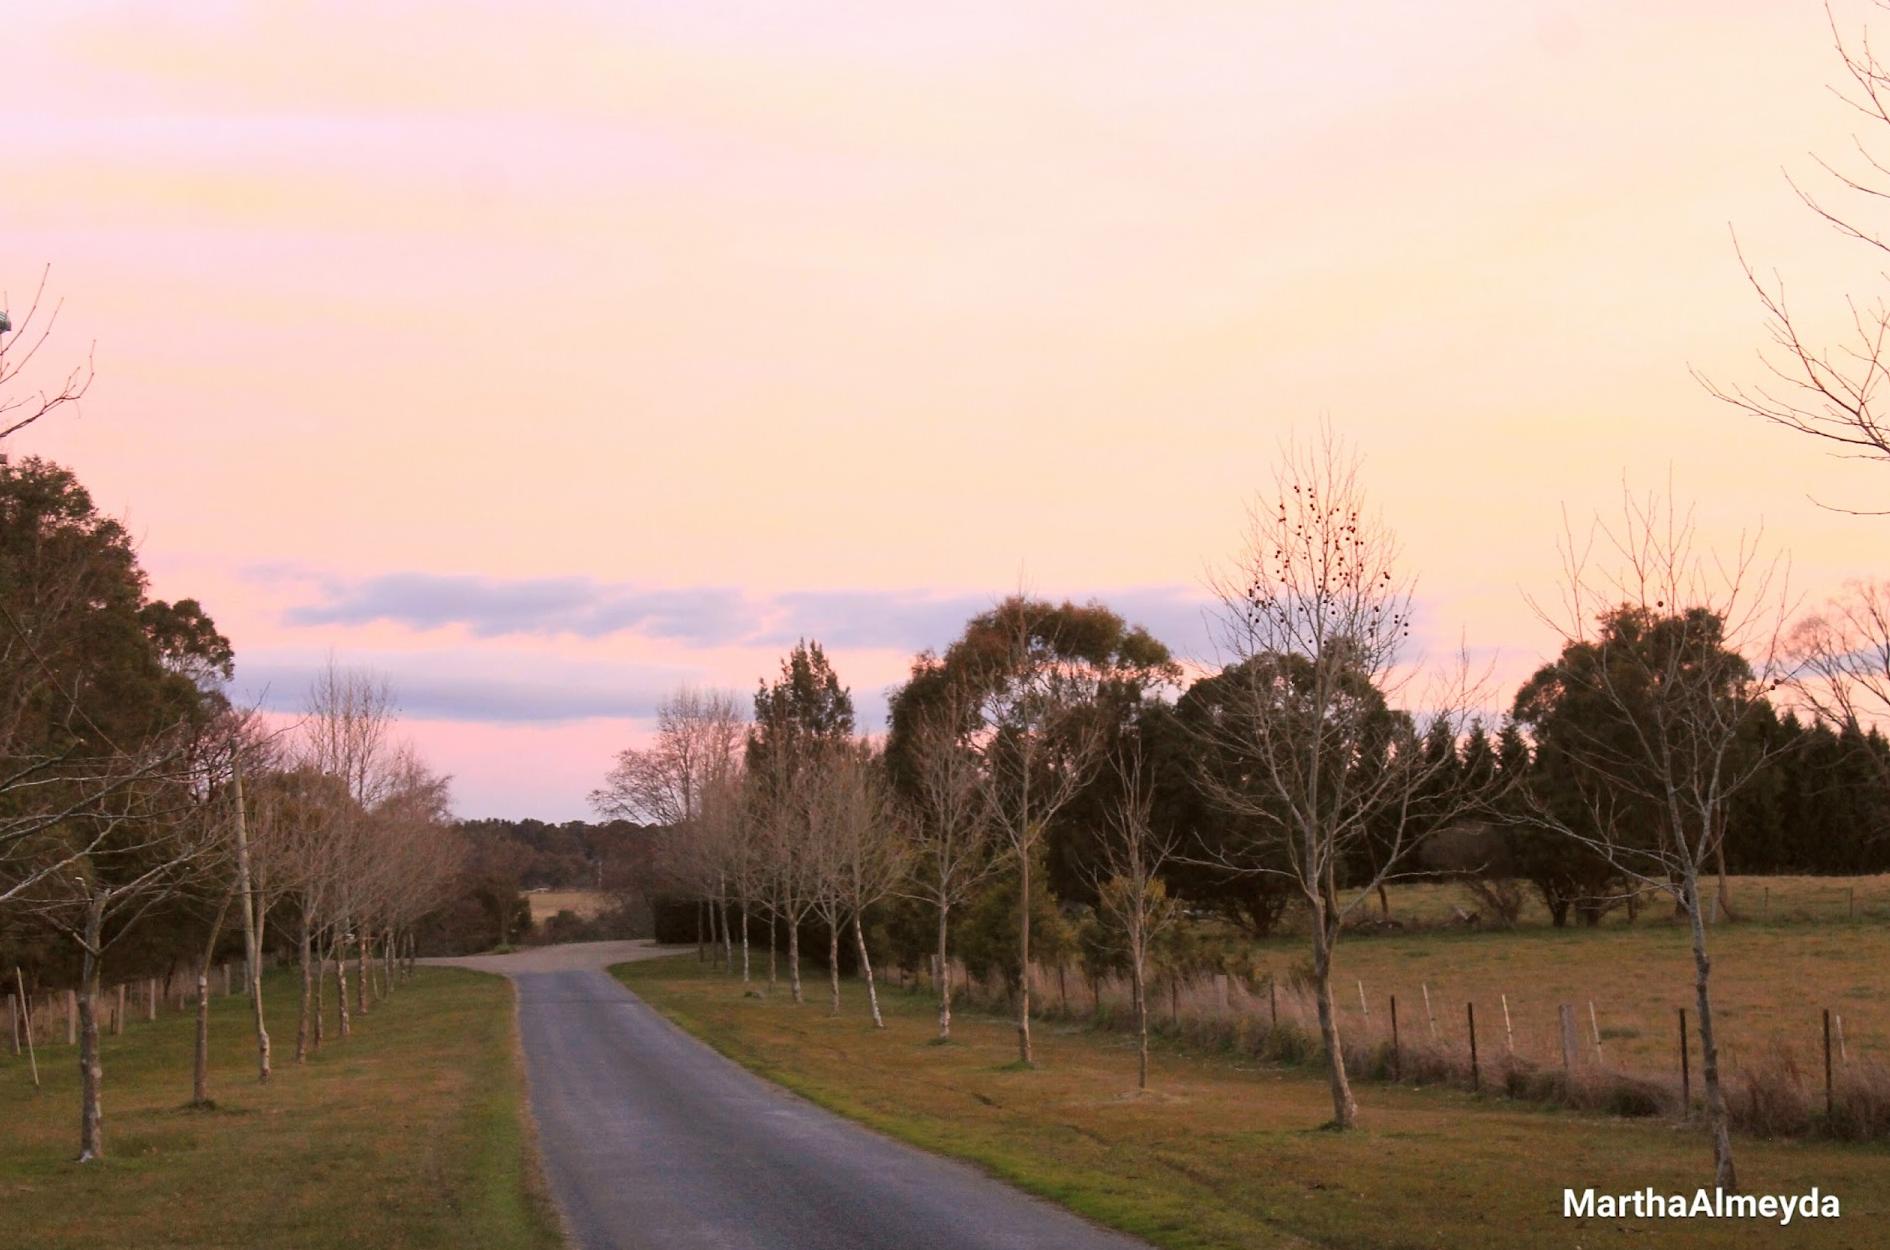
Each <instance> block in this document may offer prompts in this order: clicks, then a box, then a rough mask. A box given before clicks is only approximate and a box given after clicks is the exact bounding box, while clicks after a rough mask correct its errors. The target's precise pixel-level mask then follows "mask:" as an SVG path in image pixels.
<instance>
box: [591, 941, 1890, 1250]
mask: <svg viewBox="0 0 1890 1250" xmlns="http://www.w3.org/2000/svg"><path fill="white" fill-rule="evenodd" d="M613 972H614V974H615V975H616V976H617V977H618V978H619V979H620V980H622V981H623V982H624V983H625V984H626V985H628V986H630V987H631V988H632V989H633V990H635V991H636V992H637V993H638V994H641V995H642V996H644V998H646V999H647V1000H648V1001H649V1002H651V1003H652V1004H654V1005H655V1006H657V1007H658V1008H659V1009H661V1010H662V1011H664V1012H665V1013H666V1014H668V1015H669V1016H670V1018H672V1019H673V1020H675V1021H677V1022H678V1023H679V1024H681V1025H682V1026H683V1027H684V1028H686V1029H688V1030H689V1031H691V1032H693V1033H695V1034H696V1035H697V1036H699V1037H702V1038H703V1039H704V1040H706V1041H708V1042H709V1043H710V1044H712V1045H714V1046H715V1047H716V1048H717V1049H719V1050H721V1051H722V1052H723V1053H725V1054H727V1055H729V1056H731V1057H732V1058H734V1059H736V1060H738V1061H739V1062H741V1063H744V1064H746V1065H747V1066H748V1067H750V1068H752V1069H754V1070H755V1071H757V1072H759V1073H761V1074H762V1075H764V1076H767V1077H769V1078H770V1079H773V1080H776V1081H779V1082H781V1083H782V1084H784V1085H786V1086H788V1087H789V1088H791V1089H794V1090H796V1091H798V1092H800V1093H801V1094H803V1095H805V1096H807V1097H809V1098H811V1099H813V1100H814V1101H816V1102H819V1103H821V1104H822V1105H824V1106H827V1107H829V1108H831V1109H833V1110H835V1111H838V1112H840V1113H842V1114H844V1115H849V1116H852V1117H854V1118H856V1119H859V1120H862V1121H864V1122H866V1123H868V1124H870V1125H872V1126H874V1127H876V1128H879V1129H881V1130H883V1131H885V1132H888V1133H890V1134H892V1135H894V1136H897V1137H900V1138H903V1139H905V1140H907V1141H910V1142H913V1143H914V1144H917V1145H919V1146H923V1147H926V1148H928V1149H933V1150H938V1151H941V1152H943V1153H946V1154H951V1155H956V1156H958V1157H961V1158H965V1159H968V1160H970V1161H972V1162H974V1163H977V1164H980V1165H982V1166H983V1167H985V1168H986V1169H988V1170H989V1171H991V1172H993V1173H994V1174H996V1175H999V1176H1002V1177H1004V1178H1006V1179H1007V1180H1010V1181H1012V1182H1013V1183H1015V1184H1018V1185H1020V1186H1022V1187H1023V1188H1025V1189H1027V1190H1030V1191H1032V1192H1034V1193H1038V1194H1041V1195H1043V1196H1045V1197H1048V1198H1052V1199H1054V1200H1056V1201H1059V1202H1063V1203H1065V1204H1067V1205H1069V1206H1071V1207H1072V1208H1074V1209H1076V1210H1077V1211H1080V1212H1082V1213H1083V1214H1085V1215H1088V1216H1090V1217H1091V1218H1094V1219H1096V1220H1099V1221H1101V1222H1103V1223H1107V1224H1111V1225H1114V1226H1116V1227H1119V1228H1122V1229H1125V1230H1127V1231H1130V1232H1133V1233H1136V1234H1138V1235H1140V1236H1143V1237H1146V1238H1148V1239H1149V1240H1151V1241H1153V1242H1154V1243H1156V1244H1157V1245H1160V1246H1165V1247H1174V1248H1176V1250H1182V1248H1187V1250H1196V1248H1203V1250H1205V1248H1207V1247H1229V1248H1231V1247H1246V1248H1253V1247H1304V1246H1329V1247H1357V1248H1359V1250H1366V1248H1370V1250H1404V1248H1407V1247H1410V1248H1416V1247H1451V1248H1453V1250H1459V1248H1461V1250H1468V1248H1472V1247H1487V1248H1490V1250H1497V1248H1501V1250H1509V1248H1511V1247H1516V1246H1525V1245H1526V1246H1558V1247H1584V1248H1588V1250H1594V1248H1597V1247H1614V1246H1637V1247H1646V1246H1660V1247H1669V1246H1685V1247H1736V1246H1759V1245H1765V1246H1817V1247H1824V1246H1830V1247H1840V1246H1842V1247H1858V1246H1863V1245H1868V1244H1875V1243H1876V1242H1877V1241H1878V1240H1879V1239H1880V1237H1881V1230H1882V1227H1883V1221H1884V1220H1885V1218H1886V1217H1890V1149H1886V1148H1884V1147H1882V1146H1841V1145H1836V1144H1831V1143H1825V1142H1761V1141H1753V1140H1746V1139H1742V1140H1741V1141H1740V1142H1739V1143H1738V1148H1739V1152H1740V1156H1739V1157H1740V1164H1741V1170H1742V1179H1743V1180H1744V1181H1745V1183H1746V1186H1747V1188H1748V1189H1753V1190H1762V1191H1767V1192H1784V1191H1800V1190H1804V1189H1807V1188H1809V1187H1810V1186H1813V1185H1816V1186H1818V1187H1819V1188H1820V1189H1821V1190H1822V1191H1823V1192H1826V1193H1836V1194H1838V1195H1839V1197H1840V1199H1841V1201H1842V1203H1843V1216H1842V1218H1841V1220H1839V1221H1824V1222H1822V1223H1820V1222H1818V1221H1809V1222H1795V1223H1794V1224H1793V1225H1792V1226H1791V1227H1789V1228H1780V1227H1777V1226H1776V1225H1773V1224H1765V1223H1757V1222H1755V1223H1743V1222H1732V1221H1725V1222H1714V1221H1693V1222H1688V1223H1684V1224H1682V1223H1678V1222H1665V1223H1661V1222H1656V1221H1640V1222H1637V1221H1633V1220H1626V1221H1619V1220H1614V1221H1596V1220H1591V1221H1586V1222H1582V1223H1577V1222H1575V1221H1569V1220H1564V1219H1562V1218H1561V1215H1560V1209H1561V1208H1560V1203H1561V1191H1562V1188H1563V1187H1564V1186H1569V1185H1572V1186H1576V1187H1577V1188H1584V1187H1587V1186H1590V1185H1593V1186H1596V1187H1597V1188H1598V1189H1606V1190H1610V1191H1626V1190H1630V1189H1638V1188H1640V1187H1643V1186H1646V1185H1654V1186H1656V1187H1657V1188H1659V1189H1660V1190H1661V1191H1662V1192H1681V1191H1684V1192H1687V1193H1691V1192H1692V1191H1693V1189H1694V1188H1695V1187H1697V1186H1699V1185H1700V1184H1702V1183H1705V1182H1707V1181H1710V1178H1711V1167H1710V1159H1711V1153H1710V1148H1709V1146H1708V1143H1707V1141H1706V1139H1705V1138H1704V1136H1703V1135H1702V1134H1701V1133H1700V1132H1698V1131H1697V1130H1696V1129H1691V1128H1682V1127H1678V1126H1676V1125H1674V1124H1672V1123H1670V1122H1665V1121H1628V1120H1619V1119H1612V1118H1606V1117H1592V1116H1586V1115H1579V1114H1576V1113H1572V1112H1567V1111H1550V1110H1539V1109H1535V1108H1532V1107H1529V1106H1525V1105H1521V1104H1517V1103H1514V1102H1509V1101H1506V1100H1501V1099H1484V1098H1479V1097H1476V1096H1473V1095H1469V1094H1464V1093H1457V1092H1452V1091H1445V1090H1413V1089H1407V1088H1400V1087H1385V1086H1372V1085H1367V1086H1361V1087H1360V1088H1359V1090H1358V1094H1359V1101H1360V1104H1361V1107H1362V1128H1361V1129H1360V1130H1359V1131H1358V1132H1355V1133H1349V1134H1342V1135H1341V1134H1333V1133H1330V1132H1325V1131H1321V1129H1320V1128H1319V1126H1320V1125H1321V1124H1322V1123H1323V1122H1324V1121H1325V1120H1327V1119H1328V1118H1329V1117H1330V1114H1331V1107H1330V1102H1329V1101H1328V1095H1327V1092H1326V1088H1325V1085H1324V1083H1323V1081H1321V1080H1320V1079H1319V1077H1318V1076H1317V1075H1316V1074H1315V1073H1312V1072H1309V1071H1306V1070H1298V1069H1279V1068H1273V1067H1268V1066H1264V1065H1259V1064H1256V1063H1253V1062H1252V1061H1247V1060H1240V1059H1236V1058H1234V1057H1232V1056H1228V1055H1215V1054H1187V1053H1182V1052H1180V1051H1179V1050H1177V1049H1175V1048H1172V1047H1168V1046H1163V1047H1161V1048H1160V1049H1158V1052H1157V1055H1156V1059H1155V1077H1154V1082H1153V1088H1152V1090H1151V1092H1150V1094H1149V1095H1147V1096H1141V1097H1138V1096H1136V1095H1135V1094H1134V1093H1133V1092H1132V1091H1133V1085H1134V1071H1135V1059H1134V1053H1133V1051H1132V1050H1131V1049H1130V1048H1129V1046H1128V1045H1127V1043H1126V1041H1125V1039H1123V1038H1121V1037H1119V1036H1116V1035H1112V1034H1108V1033H1099V1032H1091V1031H1089V1030H1086V1029H1081V1028H1077V1027H1072V1026H1068V1025H1065V1026H1057V1025H1053V1024H1049V1023H1046V1024H1044V1025H1042V1026H1041V1027H1040V1029H1039V1030H1038V1050H1039V1066H1038V1067H1037V1068H1036V1069H1035V1070H1019V1069H1017V1068H1016V1067H1015V1066H1014V1065H1013V1064H1012V1062H1011V1060H1012V1059H1013V1058H1014V1056H1015V1050H1014V1045H1015V1042H1014V1035H1013V1033H1012V1031H1011V1028H1010V1026H1009V1025H1008V1023H1007V1022H1005V1021H1003V1020H1001V1019H997V1018H995V1017H992V1016H988V1015H982V1014H977V1013H964V1014H962V1015H961V1016H960V1017H959V1020H958V1023H957V1025H956V1027H955V1030H954V1031H955V1033H956V1034H957V1040H956V1041H955V1042H954V1043H953V1044H952V1045H950V1046H935V1045H932V1044H929V1043H930V1038H931V1035H932V1032H933V1027H934V1025H933V1007H932V1004H931V1003H930V1001H929V999H927V998H925V997H922V996H919V995H911V994H905V993H901V992H898V991H893V992H891V993H889V994H888V995H887V1006H888V1008H889V1012H888V1018H887V1023H888V1028H887V1030H886V1031H885V1032H884V1033H876V1032H875V1031H874V1030H873V1029H872V1028H871V1026H870V1024H869V1023H868V1022H867V1020H866V1019H865V1018H864V1011H863V1003H862V1002H861V1001H860V992H859V987H858V986H857V985H855V984H853V983H851V982H849V983H848V984H847V986H846V1004H845V1013H844V1014H843V1015H842V1016H840V1017H838V1018H830V1017H829V1016H828V1015H827V1014H826V1011H825V1007H824V1004H823V1003H820V1002H810V1003H809V1004H808V1005H807V1006H804V1007H800V1008H796V1007H794V1006H793V1005H792V1004H791V1003H790V1002H789V1001H788V1000H787V997H786V995H785V993H777V994H774V995H771V996H768V997H765V998H750V997H745V996H744V995H743V993H742V991H741V989H740V987H739V985H737V984H733V983H731V982H730V981H729V980H728V979H727V978H726V977H724V976H723V975H722V974H720V973H717V972H713V971H708V970H705V969H704V967H703V966H702V965H699V964H698V963H696V961H695V960H694V959H693V958H692V957H688V956H684V957H682V958H679V959H674V960H661V961H652V962H648V963H638V964H630V965H623V966H620V967H618V968H615V969H613ZM823 994H824V991H823Z"/></svg>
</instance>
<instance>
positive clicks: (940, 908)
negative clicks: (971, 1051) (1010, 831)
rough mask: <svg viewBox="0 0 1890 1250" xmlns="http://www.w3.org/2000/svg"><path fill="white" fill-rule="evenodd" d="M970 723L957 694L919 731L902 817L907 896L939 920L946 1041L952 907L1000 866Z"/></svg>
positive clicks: (941, 1023) (968, 708)
mask: <svg viewBox="0 0 1890 1250" xmlns="http://www.w3.org/2000/svg"><path fill="white" fill-rule="evenodd" d="M971 721H972V702H971V700H970V699H969V697H967V696H965V695H964V694H963V693H961V692H957V691H952V692H948V694H947V696H946V698H945V699H944V700H943V702H942V705H941V706H940V707H939V708H937V709H935V710H934V711H933V712H932V713H931V714H930V715H929V716H927V717H926V718H925V720H924V722H923V723H922V724H921V725H920V726H919V728H918V731H917V733H916V734H915V737H914V742H913V752H912V754H913V758H914V766H913V772H914V778H913V787H912V791H913V793H912V798H911V800H910V802H908V804H907V805H906V811H905V813H904V815H905V820H906V825H907V827H908V830H909V838H910V842H911V848H912V868H911V872H910V873H909V874H908V876H907V879H906V882H905V886H904V892H905V894H906V895H907V897H910V898H914V899H918V900H920V901H922V902H924V903H925V904H926V905H927V906H928V907H930V908H932V910H933V911H934V912H935V913H936V914H937V916H938V951H937V953H936V954H935V955H934V956H933V959H934V963H933V966H932V978H933V982H934V984H935V985H936V986H937V989H938V1036H939V1039H940V1040H941V1041H944V1040H948V1039H949V1038H950V1037H951V1035H952V978H951V965H950V962H949V961H950V958H951V947H950V941H949V939H950V925H951V913H952V908H954V907H956V906H958V905H959V904H960V903H963V902H965V901H967V900H968V899H969V898H971V896H972V893H973V891H975V890H976V889H977V888H978V886H979V885H981V884H982V883H983V882H984V881H985V880H986V879H988V878H989V877H990V875H991V873H992V871H993V870H994V869H995V868H996V867H997V864H998V860H997V857H996V856H995V855H994V854H993V851H994V849H995V848H994V846H993V841H992V838H993V833H994V830H993V828H992V826H991V822H990V820H989V818H988V815H989V814H988V812H987V811H986V809H985V799H984V795H985V790H984V784H983V779H982V778H981V777H980V775H979V762H978V756H977V753H976V752H975V751H974V750H973V749H972V747H971V745H970V743H969V741H968V740H967V739H968V726H969V725H970V723H971Z"/></svg>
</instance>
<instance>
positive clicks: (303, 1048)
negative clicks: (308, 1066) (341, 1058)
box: [295, 912, 318, 1063]
mask: <svg viewBox="0 0 1890 1250" xmlns="http://www.w3.org/2000/svg"><path fill="white" fill-rule="evenodd" d="M297 950H298V951H299V953H300V955H301V958H300V959H299V960H298V966H299V967H300V968H301V970H302V1005H301V1010H300V1011H299V1013H298V1014H297V1016H296V1020H295V1061H296V1062H297V1063H307V1062H308V1052H309V1043H310V1041H311V1040H313V1039H312V1038H311V1037H310V1030H309V1024H310V1020H309V1017H310V1015H311V1014H313V1013H314V1012H315V1011H316V1010H318V1008H317V1006H316V1002H315V943H314V940H313V939H312V937H311V936H310V934H309V923H308V915H307V913H306V912H304V913H303V915H302V925H301V935H300V937H299V938H298V939H297Z"/></svg>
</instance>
